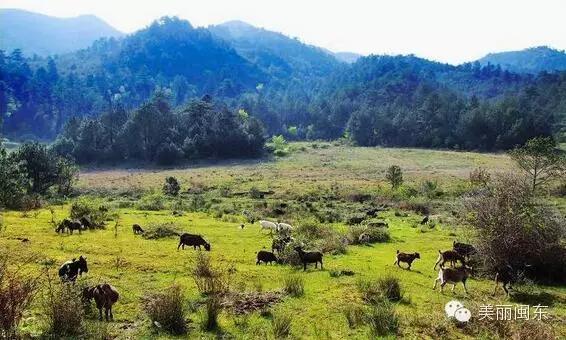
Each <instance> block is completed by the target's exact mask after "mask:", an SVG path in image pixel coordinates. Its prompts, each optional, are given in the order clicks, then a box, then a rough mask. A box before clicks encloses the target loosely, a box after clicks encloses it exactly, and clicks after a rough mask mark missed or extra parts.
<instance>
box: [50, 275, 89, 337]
mask: <svg viewBox="0 0 566 340" xmlns="http://www.w3.org/2000/svg"><path fill="white" fill-rule="evenodd" d="M81 298H82V291H81V289H80V286H79V285H70V284H59V283H58V282H53V281H52V280H51V278H50V277H49V278H48V284H47V290H46V293H45V296H44V298H43V316H44V318H45V321H46V333H47V334H48V335H49V337H51V338H64V337H75V336H79V335H83V334H84V333H85V312H84V308H83V305H82V300H81Z"/></svg>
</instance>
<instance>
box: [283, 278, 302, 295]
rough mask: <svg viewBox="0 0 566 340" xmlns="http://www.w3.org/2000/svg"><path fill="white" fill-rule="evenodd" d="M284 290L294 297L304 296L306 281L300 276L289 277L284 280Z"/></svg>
mask: <svg viewBox="0 0 566 340" xmlns="http://www.w3.org/2000/svg"><path fill="white" fill-rule="evenodd" d="M283 290H284V291H285V293H287V294H289V295H291V296H292V297H299V296H303V294H304V293H305V280H304V279H303V277H302V276H299V275H288V276H285V278H284V279H283Z"/></svg>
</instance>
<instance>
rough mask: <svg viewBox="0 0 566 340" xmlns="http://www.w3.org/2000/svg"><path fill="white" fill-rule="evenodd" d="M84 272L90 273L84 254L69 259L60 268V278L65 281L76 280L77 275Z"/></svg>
mask: <svg viewBox="0 0 566 340" xmlns="http://www.w3.org/2000/svg"><path fill="white" fill-rule="evenodd" d="M83 273H88V266H87V263H86V257H83V256H82V255H81V256H80V257H79V259H78V260H77V259H72V260H71V261H67V262H65V263H63V265H62V266H61V267H60V268H59V278H60V279H61V281H63V282H75V281H76V280H77V277H78V276H79V275H82V274H83Z"/></svg>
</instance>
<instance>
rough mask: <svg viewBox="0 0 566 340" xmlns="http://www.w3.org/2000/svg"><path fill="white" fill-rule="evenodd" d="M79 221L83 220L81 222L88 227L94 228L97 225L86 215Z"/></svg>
mask: <svg viewBox="0 0 566 340" xmlns="http://www.w3.org/2000/svg"><path fill="white" fill-rule="evenodd" d="M79 222H81V224H82V225H83V226H84V227H85V228H86V229H92V228H94V227H95V225H94V223H92V222H91V221H90V219H89V218H88V217H86V216H83V217H81V218H80V219H79Z"/></svg>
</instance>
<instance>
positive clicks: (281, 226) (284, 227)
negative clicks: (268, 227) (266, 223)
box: [277, 223, 293, 232]
mask: <svg viewBox="0 0 566 340" xmlns="http://www.w3.org/2000/svg"><path fill="white" fill-rule="evenodd" d="M277 227H278V228H277V231H279V232H282V231H285V232H290V231H292V230H293V226H292V225H290V224H287V223H278V224H277Z"/></svg>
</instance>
